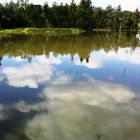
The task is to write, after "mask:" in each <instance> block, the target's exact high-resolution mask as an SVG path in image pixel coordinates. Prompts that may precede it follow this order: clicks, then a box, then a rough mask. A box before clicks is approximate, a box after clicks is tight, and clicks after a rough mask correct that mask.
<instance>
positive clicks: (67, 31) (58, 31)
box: [0, 28, 84, 36]
mask: <svg viewBox="0 0 140 140" xmlns="http://www.w3.org/2000/svg"><path fill="white" fill-rule="evenodd" d="M83 32H84V31H83V30H81V29H77V28H16V29H3V30H0V34H27V35H48V36H59V35H76V34H80V33H83Z"/></svg>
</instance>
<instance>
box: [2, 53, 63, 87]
mask: <svg viewBox="0 0 140 140" xmlns="http://www.w3.org/2000/svg"><path fill="white" fill-rule="evenodd" d="M16 59H17V61H19V58H16ZM36 59H37V60H36V61H35V62H32V63H31V64H25V65H23V66H20V67H5V68H3V69H2V74H4V75H5V76H6V78H7V82H8V84H9V85H10V86H14V87H26V86H27V87H30V88H37V87H38V85H39V84H43V83H45V82H47V81H50V80H51V77H52V76H53V71H54V69H53V66H52V65H53V64H56V65H58V64H60V63H61V61H60V60H59V58H57V57H54V56H53V54H50V55H49V57H48V58H46V57H45V56H40V57H37V58H36Z"/></svg>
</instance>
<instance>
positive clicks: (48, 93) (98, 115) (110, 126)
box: [15, 78, 140, 140]
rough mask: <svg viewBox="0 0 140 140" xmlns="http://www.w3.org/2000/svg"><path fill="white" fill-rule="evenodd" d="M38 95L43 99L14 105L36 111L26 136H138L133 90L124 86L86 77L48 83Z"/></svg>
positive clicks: (139, 115)
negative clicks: (52, 83) (71, 80)
mask: <svg viewBox="0 0 140 140" xmlns="http://www.w3.org/2000/svg"><path fill="white" fill-rule="evenodd" d="M40 97H42V98H43V99H44V101H43V102H41V103H38V104H33V105H28V104H26V103H25V102H19V103H18V104H16V105H15V108H16V109H17V110H19V111H21V112H30V111H32V110H35V111H39V113H38V114H37V115H35V117H34V118H33V119H31V120H29V121H28V123H27V125H26V128H25V134H26V136H27V137H28V138H29V139H30V140H34V139H36V140H45V139H52V140H58V139H65V140H71V139H73V140H81V139H83V140H85V139H88V140H98V139H99V138H100V139H105V140H112V139H116V140H123V139H128V140H133V139H135V140H138V138H140V134H139V130H140V125H139V122H140V111H139V110H137V109H138V108H139V107H140V103H138V102H135V101H134V100H133V99H134V98H135V93H134V92H132V91H131V90H130V89H128V88H127V87H124V86H120V85H116V84H112V83H107V82H103V81H98V80H95V79H91V78H90V79H88V80H87V81H85V82H75V83H72V82H71V83H67V84H64V85H63V84H62V85H55V84H54V85H50V86H49V87H47V88H45V89H44V90H43V92H42V93H41V94H40ZM133 130H135V131H133ZM130 131H133V133H132V134H130V133H129V132H130ZM116 132H117V133H116Z"/></svg>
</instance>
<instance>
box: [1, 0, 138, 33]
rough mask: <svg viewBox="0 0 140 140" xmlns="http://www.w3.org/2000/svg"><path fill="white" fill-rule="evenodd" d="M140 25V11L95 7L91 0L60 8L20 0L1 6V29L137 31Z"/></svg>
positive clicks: (72, 3) (63, 5) (54, 5)
mask: <svg viewBox="0 0 140 140" xmlns="http://www.w3.org/2000/svg"><path fill="white" fill-rule="evenodd" d="M139 22H140V12H139V10H138V9H136V11H134V12H130V11H122V10H121V6H120V5H119V6H118V7H116V8H113V7H112V6H111V5H109V6H107V7H106V9H102V8H99V7H94V6H92V2H91V0H81V1H80V3H79V4H78V5H77V4H75V2H74V0H72V2H71V4H69V5H68V4H63V3H61V4H60V5H58V4H57V3H56V2H54V3H53V5H52V6H51V7H50V6H49V5H48V4H47V2H46V3H45V4H44V5H43V6H41V5H34V4H30V3H29V2H28V1H27V0H26V1H24V0H18V1H17V2H16V3H14V2H12V1H11V2H9V3H6V4H4V5H2V4H0V28H21V27H22V28H23V27H38V28H41V27H44V28H50V27H55V28H81V29H84V30H87V31H90V30H92V29H111V30H137V29H138V23H139Z"/></svg>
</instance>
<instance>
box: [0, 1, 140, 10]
mask: <svg viewBox="0 0 140 140" xmlns="http://www.w3.org/2000/svg"><path fill="white" fill-rule="evenodd" d="M6 1H10V0H0V2H2V3H5V2H6ZM13 1H16V0H13ZM54 1H55V0H48V1H47V2H48V3H49V4H50V5H51V4H52V3H53V2H54ZM30 2H32V3H35V4H44V3H45V2H46V0H40V1H38V0H30ZM56 2H57V3H58V4H60V3H61V2H63V3H70V2H71V0H56ZM75 2H76V3H79V2H80V0H75ZM92 2H93V5H95V6H100V7H103V8H105V7H106V6H108V4H110V5H112V6H113V7H116V6H118V5H119V4H121V6H122V8H123V10H132V11H134V10H135V9H136V8H140V1H139V0H94V1H93V0H92Z"/></svg>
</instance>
